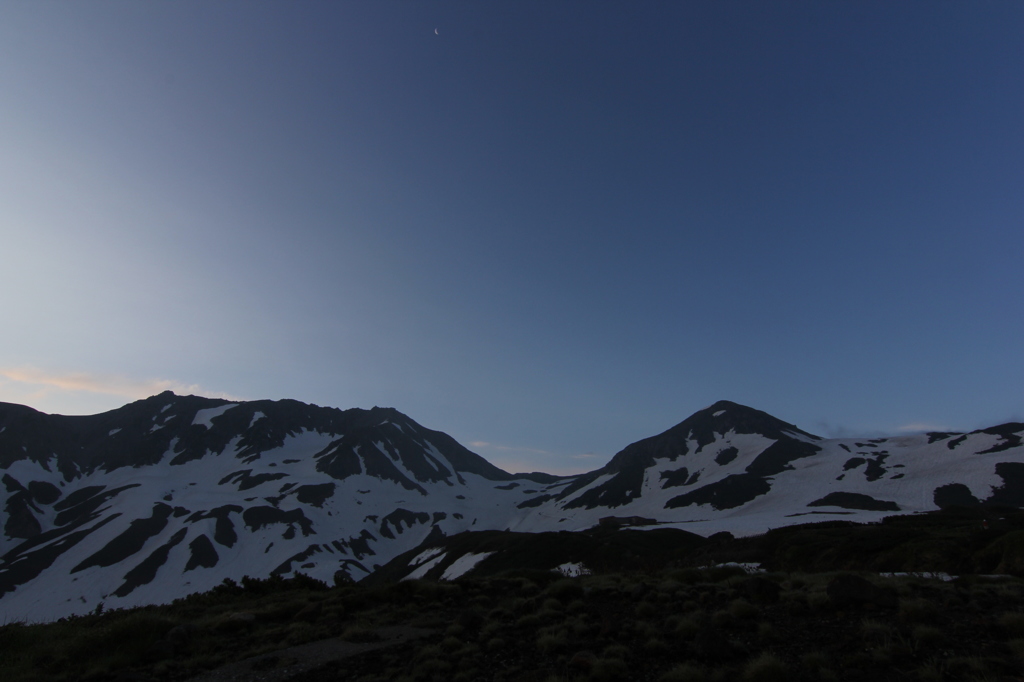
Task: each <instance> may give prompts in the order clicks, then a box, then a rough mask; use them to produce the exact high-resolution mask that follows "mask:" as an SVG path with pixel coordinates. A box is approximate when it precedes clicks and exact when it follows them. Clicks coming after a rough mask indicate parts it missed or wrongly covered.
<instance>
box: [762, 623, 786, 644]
mask: <svg viewBox="0 0 1024 682" xmlns="http://www.w3.org/2000/svg"><path fill="white" fill-rule="evenodd" d="M757 638H758V639H759V640H760V641H761V642H764V643H766V644H770V643H772V642H778V641H779V640H780V639H781V638H780V637H779V632H778V630H776V629H775V627H774V626H773V625H772V624H771V623H769V622H767V621H765V622H762V623H758V624H757Z"/></svg>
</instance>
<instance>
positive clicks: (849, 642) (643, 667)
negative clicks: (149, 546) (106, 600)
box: [0, 511, 1024, 682]
mask: <svg viewBox="0 0 1024 682" xmlns="http://www.w3.org/2000/svg"><path fill="white" fill-rule="evenodd" d="M978 513H980V512H966V511H965V512H962V513H952V514H946V515H928V516H927V517H910V518H902V519H893V520H891V521H889V522H888V523H884V524H879V525H875V526H859V527H853V526H843V527H834V524H829V525H825V526H805V527H802V528H788V529H784V531H785V532H784V533H781V534H775V533H770V534H768V535H766V536H762V537H761V538H753V539H750V540H729V539H728V538H724V537H720V538H717V539H714V540H704V541H701V542H696V541H695V542H694V546H692V547H690V548H689V550H688V552H689V553H688V554H687V555H686V556H689V557H690V558H691V559H692V562H695V563H701V562H702V563H705V564H707V563H708V562H709V561H714V560H716V558H718V557H722V556H725V555H733V556H734V557H735V558H743V556H742V555H748V556H750V557H752V556H753V555H757V554H762V555H763V556H762V558H765V559H769V560H773V561H778V560H780V559H782V558H786V559H787V561H790V562H792V563H793V566H790V567H783V566H776V567H775V568H774V570H773V572H769V573H764V574H759V575H746V574H744V573H743V572H742V570H740V569H739V568H736V567H730V566H724V567H722V566H719V567H711V568H700V567H697V566H686V565H684V564H685V563H686V562H687V559H686V557H681V556H680V554H679V553H678V552H676V551H674V550H672V548H671V547H670V544H671V543H669V542H667V538H668V536H667V535H663V537H662V539H663V540H666V542H663V543H661V546H660V547H657V546H652V543H651V542H650V538H652V537H656V536H652V535H644V532H641V531H625V530H619V531H614V530H608V531H603V532H600V533H594V534H592V539H593V542H594V543H596V545H597V546H599V547H606V548H610V549H614V550H615V552H612V553H604V554H602V553H601V552H597V551H596V550H593V551H594V553H595V554H594V556H595V557H604V558H605V561H606V563H605V565H604V567H603V570H601V571H598V572H595V573H594V574H593V575H587V576H582V577H579V578H564V577H562V576H560V575H558V574H556V573H553V572H551V571H549V570H537V569H535V568H529V567H515V568H511V569H507V570H504V571H500V572H497V573H494V574H490V575H481V576H477V577H473V574H470V575H469V576H468V577H465V578H462V579H460V580H457V581H455V582H450V583H449V582H436V581H433V580H414V581H405V582H397V583H396V582H389V583H382V584H378V585H372V584H369V583H367V584H343V585H338V586H335V587H331V588H328V587H327V586H326V585H324V584H322V583H319V582H317V581H314V580H311V579H308V578H302V577H300V578H296V579H292V580H283V579H280V578H277V579H271V580H245V581H243V584H241V585H235V584H225V585H222V586H220V587H218V588H217V589H215V590H213V591H211V592H208V593H205V594H200V595H193V596H191V597H188V598H186V599H181V600H178V601H176V602H175V603H173V604H170V605H167V606H162V607H147V608H142V609H136V610H131V611H115V612H108V613H101V614H94V615H90V616H85V617H78V618H72V619H67V620H64V621H60V622H56V623H50V624H38V625H24V624H17V623H9V624H6V625H4V626H3V627H0V678H2V679H4V680H6V681H9V682H16V681H19V680H44V681H45V680H95V681H97V682H99V681H101V680H103V681H106V680H111V681H113V680H124V681H128V680H139V681H142V680H154V681H155V680H167V681H168V682H176V681H178V680H186V679H192V678H195V677H197V676H203V677H202V678H201V679H203V680H261V681H262V680H265V681H270V680H289V679H290V680H294V681H295V682H299V681H310V682H328V681H333V680H446V681H447V680H488V681H491V680H493V681H499V680H500V681H513V680H515V681H523V682H526V681H537V682H545V681H551V682H554V681H555V680H662V681H664V682H672V681H674V680H688V681H698V680H751V681H757V680H766V681H769V680H780V681H781V680H850V681H861V680H864V681H871V682H876V681H878V680H894V681H895V680H951V681H957V680H968V681H979V682H980V681H982V680H1007V681H1009V680H1018V679H1021V671H1022V670H1024V658H1022V657H1024V581H1021V580H1020V579H1019V578H1017V577H1012V576H1005V577H992V576H989V577H986V576H981V575H977V571H974V572H967V571H964V572H963V574H962V575H961V577H959V578H958V579H957V580H954V581H951V582H943V581H940V580H935V579H928V578H924V577H920V576H917V577H915V576H901V577H881V576H879V575H878V573H877V571H878V570H900V569H905V568H906V565H904V564H900V565H897V564H899V562H900V561H901V557H902V561H905V562H909V563H910V564H912V565H913V566H914V568H915V569H916V570H926V569H934V570H948V569H949V568H950V567H951V566H952V565H959V566H961V567H963V568H967V567H969V566H974V567H976V568H980V569H983V570H984V571H985V572H989V571H990V570H991V569H992V568H994V567H999V566H1002V567H1003V568H1008V569H1012V570H1016V567H1017V565H1016V564H1014V561H1017V560H1018V559H1019V557H1022V556H1024V552H1022V549H1024V548H1022V543H1021V542H1020V539H1019V536H1020V534H1021V533H1022V531H1020V530H1017V529H1016V528H1017V522H1016V519H1017V517H1016V516H1015V515H1013V514H1009V515H1007V514H1005V513H1004V514H1002V515H1000V514H993V513H991V512H986V514H988V515H989V516H990V517H991V518H990V519H988V520H987V526H988V527H987V528H985V527H983V525H984V524H983V523H982V522H981V521H984V520H981V521H979V518H978V517H976V516H975V514H978ZM830 526H831V527H830ZM511 535H512V536H515V534H511ZM559 535H560V534H550V536H551V537H552V538H554V539H557V538H558V536H559ZM580 537H585V536H580ZM691 537H693V536H691ZM484 539H485V540H486V542H487V543H489V545H488V546H490V547H495V544H494V543H496V542H497V540H496V539H495V537H494V535H488V536H485V537H484ZM634 539H635V542H634ZM452 540H454V538H453V539H452ZM524 541H525V540H523V539H518V540H515V542H520V543H522V542H524ZM534 541H536V542H542V543H543V542H547V543H548V544H551V541H550V539H549V540H545V539H544V538H543V537H540V536H538V537H535V538H534ZM574 541H581V540H580V539H579V538H574ZM459 542H461V543H463V544H464V545H465V546H469V545H470V544H472V542H473V540H472V538H471V537H463V538H461V539H459ZM520 549H526V547H520ZM614 553H618V554H620V555H621V556H623V557H625V559H624V562H625V563H624V565H622V566H615V565H614V562H611V561H610V559H609V558H608V557H610V556H611V555H612V554H614ZM627 554H628V556H627ZM928 557H930V558H931V559H930V560H931V561H935V562H936V564H935V565H934V566H927V565H925V564H924V563H922V562H924V561H925V559H927V558H928ZM971 562H974V563H971ZM768 563H771V561H769V562H768ZM878 564H885V565H884V566H879V565H878ZM482 565H483V564H481V566H482ZM867 569H873V570H870V571H869V570H867ZM314 642H315V643H316V644H309V643H314ZM228 664H234V665H233V667H230V668H225V667H224V666H226V665H228ZM218 671H219V672H218Z"/></svg>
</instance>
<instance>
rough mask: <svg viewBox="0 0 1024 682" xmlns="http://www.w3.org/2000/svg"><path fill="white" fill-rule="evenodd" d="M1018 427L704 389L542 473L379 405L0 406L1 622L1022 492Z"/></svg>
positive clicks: (1021, 496) (1015, 500)
mask: <svg viewBox="0 0 1024 682" xmlns="http://www.w3.org/2000/svg"><path fill="white" fill-rule="evenodd" d="M1022 436H1024V424H1018V423H1012V424H1004V425H1001V426H997V427H993V428H990V429H984V430H980V431H974V432H971V433H928V434H921V435H916V436H901V437H897V438H875V439H822V438H820V437H818V436H815V435H813V434H811V433H808V432H806V431H803V430H801V429H799V428H797V427H796V426H794V425H792V424H788V423H786V422H783V421H781V420H779V419H776V418H775V417H772V416H771V415H769V414H766V413H764V412H760V411H758V410H754V409H752V408H749V407H744V406H742V405H738V404H736V403H731V402H728V401H721V402H718V403H715V404H714V405H712V406H710V407H708V408H706V409H704V410H701V411H699V412H697V413H695V414H694V415H692V416H691V417H689V418H687V419H686V420H684V421H682V422H681V423H679V424H677V425H676V426H674V427H672V428H670V429H668V430H667V431H665V432H664V433H662V434H659V435H657V436H653V437H651V438H646V439H644V440H641V441H638V442H636V443H633V444H632V445H629V446H628V447H626V448H625V449H624V450H622V451H621V452H619V453H618V454H617V455H615V457H614V458H612V460H611V461H610V462H609V463H608V464H607V465H605V466H604V467H602V468H600V469H598V470H596V471H593V472H590V473H587V474H583V475H580V476H571V477H556V476H551V475H548V474H542V473H533V474H517V475H513V474H510V473H507V472H505V471H502V470H501V469H498V468H497V467H495V466H493V465H491V464H490V463H488V462H487V461H486V460H484V459H483V458H481V457H479V456H478V455H476V454H474V453H472V452H470V451H469V450H467V449H465V448H464V447H462V446H461V445H459V444H458V443H457V442H456V441H455V440H453V439H452V438H451V437H449V436H447V435H445V434H444V433H441V432H438V431H431V430H429V429H426V428H424V427H423V426H421V425H419V424H417V423H416V422H415V421H413V420H412V419H410V418H409V417H407V416H405V415H403V414H402V413H400V412H398V411H397V410H394V409H390V408H377V407H375V408H373V409H370V410H362V409H350V410H339V409H334V408H325V407H319V406H316V405H307V404H304V403H301V402H297V401H293V400H282V401H253V402H229V401H226V400H217V399H209V398H202V397H196V396H177V395H174V394H173V393H170V392H165V393H162V394H160V395H157V396H153V397H151V398H148V399H146V400H141V401H138V402H135V403H131V404H129V405H126V406H124V407H122V408H120V409H117V410H113V411H110V412H106V413H103V414H98V415H91V416H81V417H68V416H60V415H47V414H43V413H40V412H37V411H35V410H33V409H31V408H28V407H24V406H21V405H11V404H4V403H0V470H2V476H0V481H2V483H3V485H2V486H0V508H2V509H3V511H4V514H3V516H2V518H0V522H2V526H3V534H2V537H0V617H3V618H4V619H6V620H14V619H20V618H28V619H30V620H43V619H52V618H58V617H61V616H64V615H69V614H73V613H83V612H88V611H92V610H93V609H95V608H96V607H97V606H98V605H99V604H100V603H103V604H104V605H105V606H106V607H119V606H133V605H139V604H148V603H161V602H166V601H169V600H171V599H174V598H176V597H179V596H183V595H185V594H189V593H192V592H198V591H205V590H208V589H211V588H212V587H214V586H215V585H217V584H219V583H221V582H222V581H223V580H224V579H226V578H230V579H233V580H238V579H240V578H241V577H242V576H244V575H249V576H253V577H266V576H269V575H285V576H287V575H292V574H294V573H297V572H302V573H305V574H307V575H310V576H312V577H314V578H317V579H320V580H324V581H327V582H331V581H332V580H335V579H341V580H344V579H355V580H359V579H362V578H363V577H365V576H367V575H369V574H371V573H373V572H374V571H375V570H376V568H377V567H378V566H383V565H385V564H387V563H388V562H389V561H391V560H392V559H394V558H395V557H398V556H399V555H406V554H408V555H409V556H410V557H416V556H420V555H422V554H423V552H425V551H428V550H430V548H431V547H432V546H434V545H437V544H438V541H439V539H441V538H445V537H451V536H454V535H457V534H459V533H463V532H464V531H517V532H518V533H542V532H556V531H578V530H582V529H586V528H590V527H593V526H595V525H597V524H599V523H600V522H601V521H602V519H604V520H605V521H604V523H605V524H606V525H608V524H609V523H610V524H611V525H630V524H638V523H643V524H655V523H656V524H657V527H658V528H659V529H662V528H668V529H673V528H674V529H677V530H685V531H688V533H687V534H682V535H678V534H677V535H675V536H665V537H691V536H692V535H693V534H695V535H698V536H705V537H706V536H710V535H712V534H713V533H716V532H718V531H723V530H726V531H730V532H732V533H734V534H736V535H752V534H757V533H763V532H765V531H767V530H768V529H770V528H778V527H781V526H788V525H793V524H797V523H806V522H808V521H814V520H824V519H849V520H857V521H876V520H879V519H881V518H882V517H884V516H887V515H892V514H899V513H914V512H922V511H930V510H934V509H937V508H942V507H949V506H954V505H958V506H980V505H986V504H987V505H1004V506H1022V505H1024V445H1022ZM613 517H614V518H613ZM616 519H617V520H616ZM642 527H644V528H651V527H653V526H652V525H646V526H642ZM558 537H562V536H558ZM652 537H653V536H652ZM524 542H525V544H523V545H522V546H523V547H531V546H533V545H531V544H530V543H529V542H526V541H524ZM564 544H565V547H564V548H563V549H565V548H569V549H571V548H572V547H575V545H574V544H573V543H571V542H566V543H564ZM417 549H418V551H416V552H413V550H417ZM559 551H560V552H561V550H559ZM566 551H568V549H567V550H566ZM573 551H575V550H573ZM409 553H411V554H409ZM570 553H571V552H570ZM469 554H473V553H472V552H468V551H467V556H468V555H469ZM477 554H478V553H477ZM562 554H565V552H561V553H560V554H559V556H561V555H562ZM474 556H475V555H474ZM552 556H554V554H552ZM562 558H564V557H562ZM473 560H474V557H469V558H463V557H462V556H461V555H460V556H458V557H456V556H454V555H450V556H447V557H446V558H445V559H444V562H445V566H446V567H447V566H448V565H449V563H458V562H459V561H461V562H462V563H461V564H458V566H457V569H458V570H462V568H465V566H466V565H467V564H470V563H472V562H473ZM425 561H426V560H425ZM439 561H440V560H439ZM570 563H571V562H570ZM427 570H430V568H429V567H428V569H426V570H425V571H424V573H426V571H427ZM447 570H448V569H447V568H445V569H444V571H447ZM458 570H455V571H453V572H452V573H451V574H452V575H454V574H455V573H457V572H458ZM466 570H469V568H466ZM411 572H412V573H415V570H412V571H411Z"/></svg>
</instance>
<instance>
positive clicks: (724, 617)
mask: <svg viewBox="0 0 1024 682" xmlns="http://www.w3.org/2000/svg"><path fill="white" fill-rule="evenodd" d="M711 624H712V625H714V626H715V627H716V628H731V627H732V626H733V625H735V624H736V619H735V618H734V617H733V615H732V614H731V613H729V612H728V611H726V610H725V609H721V610H720V611H715V612H714V613H713V614H711Z"/></svg>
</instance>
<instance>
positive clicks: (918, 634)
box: [911, 625, 945, 649]
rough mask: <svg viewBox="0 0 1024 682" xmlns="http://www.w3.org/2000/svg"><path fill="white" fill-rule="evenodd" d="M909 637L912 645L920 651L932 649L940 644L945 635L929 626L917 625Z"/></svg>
mask: <svg viewBox="0 0 1024 682" xmlns="http://www.w3.org/2000/svg"><path fill="white" fill-rule="evenodd" d="M911 637H913V639H914V643H915V644H916V645H917V647H918V648H921V649H932V648H934V647H937V646H939V645H940V644H942V642H943V640H945V635H943V634H942V630H940V629H939V628H937V627H933V626H931V625H918V626H915V627H914V630H913V632H912V633H911Z"/></svg>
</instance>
